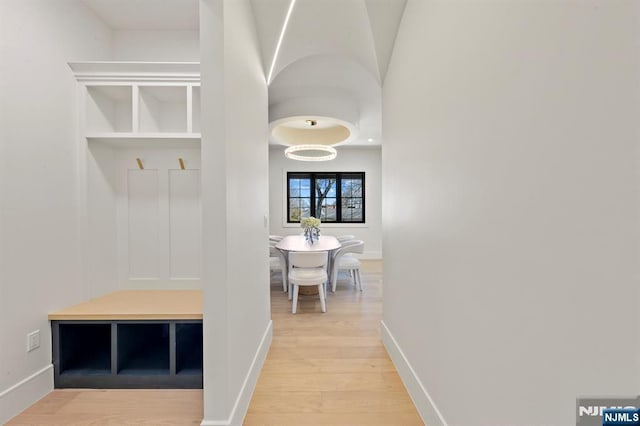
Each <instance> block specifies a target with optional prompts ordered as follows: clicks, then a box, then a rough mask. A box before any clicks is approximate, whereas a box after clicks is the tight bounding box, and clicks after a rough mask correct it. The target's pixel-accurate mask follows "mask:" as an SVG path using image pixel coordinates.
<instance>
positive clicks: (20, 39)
mask: <svg viewBox="0 0 640 426" xmlns="http://www.w3.org/2000/svg"><path fill="white" fill-rule="evenodd" d="M0 17H1V19H2V22H1V23H0V29H1V31H2V34H1V37H0V39H1V40H2V45H1V46H2V51H1V57H0V64H1V78H0V117H2V122H1V127H2V129H1V130H2V133H1V134H2V139H0V144H1V145H2V156H0V185H1V186H0V190H1V192H0V199H2V205H3V208H2V210H1V213H0V214H1V216H0V229H2V238H1V239H0V245H1V246H2V250H1V251H0V252H1V254H2V270H1V271H0V273H1V277H0V286H1V290H0V294H1V295H2V298H1V299H0V330H1V332H0V339H1V340H0V347H1V348H2V350H1V351H0V352H1V353H2V360H1V362H0V423H3V422H4V421H6V420H7V419H8V418H10V417H12V416H13V415H15V414H17V412H18V411H20V410H22V409H24V408H26V407H27V406H28V405H29V404H31V403H33V402H35V400H37V399H38V398H40V397H41V396H42V395H44V393H46V392H47V391H48V390H50V389H51V386H52V384H53V383H52V377H53V375H52V372H51V369H50V366H51V351H50V348H51V344H50V339H51V337H50V328H49V323H48V321H47V314H48V313H49V312H50V311H53V310H56V309H59V308H62V307H64V306H68V305H70V304H72V303H76V302H78V301H80V300H82V299H83V298H84V297H86V296H87V289H86V287H85V283H84V282H83V280H82V277H81V275H82V274H81V264H80V249H79V218H78V203H79V188H78V182H79V179H78V170H79V165H78V157H77V154H78V149H77V145H76V144H77V140H76V120H77V109H76V105H75V93H76V86H75V84H76V83H75V79H74V77H73V75H72V73H71V70H70V69H69V67H68V65H67V61H70V60H76V59H78V58H83V59H86V60H107V59H109V57H110V52H111V38H110V32H109V30H108V28H107V27H106V26H104V25H103V24H102V22H100V21H98V20H97V19H96V18H95V16H94V15H93V14H92V13H91V12H90V11H88V10H87V9H86V8H85V7H84V5H83V4H82V2H80V1H72V0H62V1H56V2H50V1H46V0H28V1H24V0H20V1H3V2H1V3H0ZM37 329H39V330H40V332H41V346H40V348H39V349H36V350H35V351H32V352H29V353H27V352H26V335H27V333H28V332H30V331H33V330H37ZM38 372H40V373H41V374H36V373H38ZM34 374H36V376H34V377H33V380H31V381H30V382H28V383H25V384H23V385H18V384H20V383H21V381H23V380H24V379H26V378H28V377H30V376H32V375H34ZM16 385H18V386H17V387H14V386H16Z"/></svg>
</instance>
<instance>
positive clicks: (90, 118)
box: [86, 85, 133, 133]
mask: <svg viewBox="0 0 640 426" xmlns="http://www.w3.org/2000/svg"><path fill="white" fill-rule="evenodd" d="M132 106H133V97H132V86H130V85H123V86H114V85H87V97H86V128H87V131H88V132H90V133H130V132H132V131H133V109H132Z"/></svg>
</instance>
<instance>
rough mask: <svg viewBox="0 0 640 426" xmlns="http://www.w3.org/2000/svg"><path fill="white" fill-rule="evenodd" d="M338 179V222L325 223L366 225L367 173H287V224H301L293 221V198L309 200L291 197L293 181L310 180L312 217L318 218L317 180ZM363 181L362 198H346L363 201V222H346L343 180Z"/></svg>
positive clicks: (336, 189)
mask: <svg viewBox="0 0 640 426" xmlns="http://www.w3.org/2000/svg"><path fill="white" fill-rule="evenodd" d="M334 177H335V179H336V188H335V191H336V220H335V221H325V220H323V223H335V224H364V223H366V209H365V206H366V199H365V195H366V191H365V188H366V186H365V172H287V189H286V191H287V194H286V198H287V223H299V220H291V201H290V200H291V198H307V197H291V188H290V185H291V179H309V180H310V188H309V191H310V197H309V204H310V215H311V216H314V217H318V218H319V215H316V214H317V212H316V191H315V187H316V185H315V183H316V179H327V178H330V179H332V178H334ZM354 178H355V179H361V181H362V197H345V198H359V199H361V200H362V220H359V221H356V220H350V221H344V220H343V219H342V180H343V179H354Z"/></svg>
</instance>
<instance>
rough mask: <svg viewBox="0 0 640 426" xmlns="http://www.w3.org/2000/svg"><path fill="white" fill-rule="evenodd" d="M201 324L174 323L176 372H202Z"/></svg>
mask: <svg viewBox="0 0 640 426" xmlns="http://www.w3.org/2000/svg"><path fill="white" fill-rule="evenodd" d="M202 353H203V352H202V324H196V323H186V324H176V374H191V375H193V374H202Z"/></svg>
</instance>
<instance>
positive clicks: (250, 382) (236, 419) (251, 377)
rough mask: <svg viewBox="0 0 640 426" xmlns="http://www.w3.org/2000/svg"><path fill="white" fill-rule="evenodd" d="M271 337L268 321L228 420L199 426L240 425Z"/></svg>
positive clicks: (211, 421) (209, 422) (203, 421)
mask: <svg viewBox="0 0 640 426" xmlns="http://www.w3.org/2000/svg"><path fill="white" fill-rule="evenodd" d="M272 337H273V321H272V320H269V324H268V325H267V329H266V330H265V332H264V334H263V335H262V340H261V341H260V344H259V345H258V350H257V351H256V354H255V355H254V357H253V361H252V362H251V366H250V367H249V371H248V372H247V376H246V377H245V378H244V383H242V387H241V388H240V392H239V393H238V397H237V398H236V402H235V404H234V405H233V409H232V410H231V414H230V415H229V418H228V419H226V420H206V419H204V420H202V423H200V426H234V425H242V421H243V420H244V416H245V415H246V414H247V410H248V409H249V403H250V402H251V396H252V395H253V390H254V389H255V387H256V383H257V382H258V377H259V376H260V371H262V365H263V364H264V360H265V359H266V358H267V353H268V352H269V347H270V346H271V339H272Z"/></svg>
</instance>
